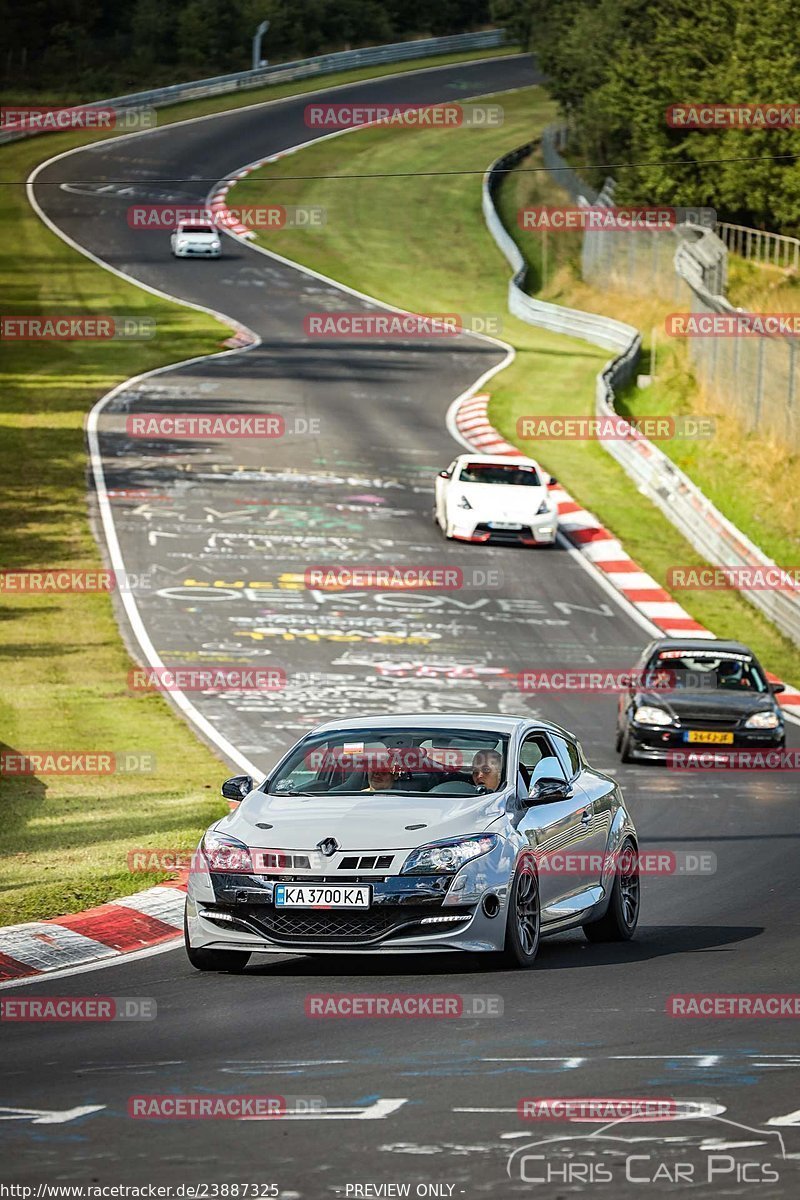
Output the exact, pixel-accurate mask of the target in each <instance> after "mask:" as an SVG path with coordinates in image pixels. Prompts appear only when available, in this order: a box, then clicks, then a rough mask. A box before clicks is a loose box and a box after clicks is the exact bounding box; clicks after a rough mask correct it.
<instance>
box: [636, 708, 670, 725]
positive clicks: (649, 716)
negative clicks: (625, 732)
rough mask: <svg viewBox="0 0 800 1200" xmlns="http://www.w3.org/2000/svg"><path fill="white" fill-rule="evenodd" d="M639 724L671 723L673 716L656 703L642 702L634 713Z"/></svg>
mask: <svg viewBox="0 0 800 1200" xmlns="http://www.w3.org/2000/svg"><path fill="white" fill-rule="evenodd" d="M633 719H634V721H636V723H637V724H638V725H671V724H672V717H671V716H670V715H669V713H668V712H665V711H664V709H663V708H657V707H656V706H655V704H640V705H639V707H638V708H637V709H636V710H635V712H634V714H633Z"/></svg>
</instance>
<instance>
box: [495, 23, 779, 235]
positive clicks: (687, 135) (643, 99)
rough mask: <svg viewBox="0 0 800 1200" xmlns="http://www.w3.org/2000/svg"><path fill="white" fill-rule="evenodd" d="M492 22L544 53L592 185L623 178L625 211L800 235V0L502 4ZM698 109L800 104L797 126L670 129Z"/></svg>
mask: <svg viewBox="0 0 800 1200" xmlns="http://www.w3.org/2000/svg"><path fill="white" fill-rule="evenodd" d="M492 15H493V17H494V19H495V21H496V22H497V23H498V24H501V23H502V24H504V25H506V26H507V27H511V28H513V29H514V31H515V32H516V34H517V36H518V37H519V38H520V39H521V41H522V44H523V45H527V46H529V47H530V48H531V50H532V51H533V52H534V54H535V55H536V57H537V59H538V62H539V64H540V66H541V68H542V69H543V71H544V73H545V74H546V75H547V77H548V81H549V82H548V88H549V90H550V92H551V93H552V95H553V96H554V97H555V99H556V100H557V101H558V102H559V105H560V107H561V109H562V112H563V114H564V117H565V118H566V120H567V121H568V123H569V125H570V127H571V130H572V133H571V140H570V158H571V159H572V160H577V161H579V162H582V163H584V164H593V168H592V169H590V168H588V167H587V168H586V169H585V170H584V174H585V175H586V176H587V177H589V176H590V175H591V178H589V182H593V183H595V184H596V183H598V182H601V181H602V179H603V178H604V177H605V176H606V175H613V176H614V177H615V178H616V180H617V182H618V188H617V192H616V199H617V200H618V201H619V202H620V203H628V204H636V203H641V204H644V203H650V204H670V205H687V206H690V207H692V206H694V207H697V206H709V207H711V208H715V209H716V210H717V213H718V216H719V218H720V219H721V220H729V221H733V222H734V223H738V224H742V225H752V226H756V227H760V228H765V229H772V230H775V231H777V232H783V233H791V234H795V235H797V234H800V165H798V159H797V157H796V156H797V154H798V152H799V151H800V95H798V93H799V92H800V36H799V35H800V9H799V8H798V4H797V0H759V3H758V4H742V3H741V0H704V3H703V4H697V3H694V2H692V3H689V2H684V0H658V3H655V2H653V0H569V3H568V4H559V3H557V2H556V0H494V2H493V4H492ZM698 103H713V104H725V105H727V104H733V105H737V106H742V105H753V104H765V105H766V104H769V105H777V104H781V105H786V106H793V105H794V106H796V107H797V122H796V124H794V125H786V126H783V127H776V128H769V129H766V128H759V127H755V128H749V129H746V128H741V127H740V128H724V127H721V128H720V127H717V128H713V129H703V130H699V129H696V130H695V129H688V128H685V127H673V126H671V125H670V124H669V123H668V120H667V117H666V110H667V108H668V106H670V105H674V104H698ZM781 119H784V118H781ZM781 156H785V157H781ZM606 164H610V165H606ZM629 164H634V165H629Z"/></svg>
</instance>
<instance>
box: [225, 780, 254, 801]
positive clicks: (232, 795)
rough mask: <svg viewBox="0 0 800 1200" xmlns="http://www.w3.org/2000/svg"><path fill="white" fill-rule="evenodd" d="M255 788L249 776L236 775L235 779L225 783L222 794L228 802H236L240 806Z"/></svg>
mask: <svg viewBox="0 0 800 1200" xmlns="http://www.w3.org/2000/svg"><path fill="white" fill-rule="evenodd" d="M254 786H255V785H254V783H253V780H252V778H251V777H250V776H249V775H234V777H233V779H226V780H225V782H224V783H223V785H222V794H223V796H224V797H225V799H226V800H235V801H236V803H237V804H239V803H240V802H241V801H242V800H244V798H245V796H246V795H247V794H248V792H252V790H253V788H254Z"/></svg>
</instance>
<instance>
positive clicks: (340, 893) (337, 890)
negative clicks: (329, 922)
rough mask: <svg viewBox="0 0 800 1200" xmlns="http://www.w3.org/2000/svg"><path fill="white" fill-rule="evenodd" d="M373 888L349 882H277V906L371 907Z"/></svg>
mask: <svg viewBox="0 0 800 1200" xmlns="http://www.w3.org/2000/svg"><path fill="white" fill-rule="evenodd" d="M371 903H372V888H371V887H370V886H369V885H368V884H367V885H365V886H359V887H353V886H348V885H347V884H338V883H337V884H332V885H331V884H317V883H313V884H312V883H302V884H295V883H276V884H275V906H276V908H369V906H370V904H371Z"/></svg>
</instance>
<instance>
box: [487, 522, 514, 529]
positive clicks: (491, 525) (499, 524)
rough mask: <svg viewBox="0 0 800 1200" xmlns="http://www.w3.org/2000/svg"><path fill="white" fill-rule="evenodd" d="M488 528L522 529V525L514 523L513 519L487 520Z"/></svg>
mask: <svg viewBox="0 0 800 1200" xmlns="http://www.w3.org/2000/svg"><path fill="white" fill-rule="evenodd" d="M487 525H488V526H489V528H490V529H522V526H521V525H519V524H517V525H515V524H514V522H513V521H487Z"/></svg>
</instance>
